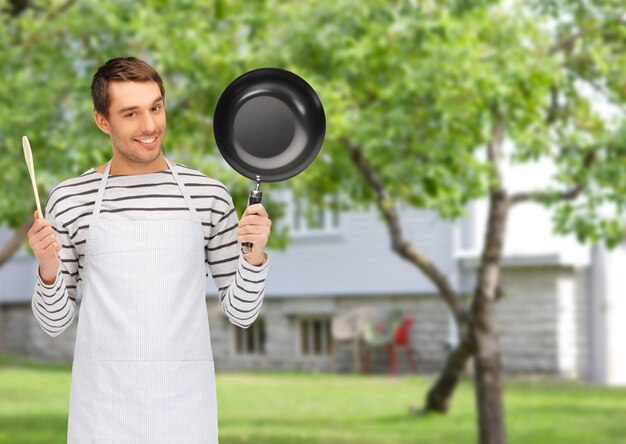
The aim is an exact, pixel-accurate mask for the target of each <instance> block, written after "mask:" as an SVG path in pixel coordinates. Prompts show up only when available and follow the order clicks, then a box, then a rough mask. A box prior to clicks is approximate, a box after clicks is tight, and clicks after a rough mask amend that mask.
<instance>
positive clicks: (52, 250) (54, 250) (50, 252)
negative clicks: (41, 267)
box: [41, 241, 61, 259]
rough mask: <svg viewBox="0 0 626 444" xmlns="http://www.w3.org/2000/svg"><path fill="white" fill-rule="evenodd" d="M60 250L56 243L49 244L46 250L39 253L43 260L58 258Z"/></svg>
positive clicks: (59, 245)
mask: <svg viewBox="0 0 626 444" xmlns="http://www.w3.org/2000/svg"><path fill="white" fill-rule="evenodd" d="M60 250H61V244H59V243H58V242H57V241H53V242H51V243H50V244H49V245H48V246H47V247H46V248H44V249H43V250H42V252H41V256H42V257H43V258H44V259H47V258H51V257H55V256H58V253H59V251H60Z"/></svg>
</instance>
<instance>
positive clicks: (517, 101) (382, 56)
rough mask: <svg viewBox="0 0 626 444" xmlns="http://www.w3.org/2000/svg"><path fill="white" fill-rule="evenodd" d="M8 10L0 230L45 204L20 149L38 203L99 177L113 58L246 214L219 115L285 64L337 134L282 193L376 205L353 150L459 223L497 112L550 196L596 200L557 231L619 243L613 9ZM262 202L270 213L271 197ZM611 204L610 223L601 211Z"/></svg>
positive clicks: (0, 38) (209, 6)
mask: <svg viewBox="0 0 626 444" xmlns="http://www.w3.org/2000/svg"><path fill="white" fill-rule="evenodd" d="M5 4H6V2H5ZM0 9H2V11H3V12H2V13H1V14H0V102H1V103H2V106H0V167H2V168H3V184H2V186H3V193H4V198H3V199H2V200H1V201H0V220H1V221H2V223H5V224H9V225H10V226H17V225H18V224H19V223H20V222H21V220H22V219H23V218H24V217H25V215H27V214H30V213H32V208H33V205H34V204H33V202H32V197H31V196H30V188H29V183H28V174H27V172H26V168H25V165H24V162H23V159H21V147H20V142H19V141H20V138H21V136H22V135H24V134H26V135H28V136H29V137H30V139H31V143H32V145H33V154H34V157H35V165H36V167H37V172H38V178H39V177H40V178H41V188H42V189H41V193H42V198H43V200H45V195H47V193H48V192H49V189H50V187H51V186H53V185H54V184H56V183H58V182H59V181H61V180H63V179H65V178H67V177H71V176H75V175H77V174H80V173H81V172H83V171H85V170H86V169H87V168H89V167H91V166H96V165H99V164H101V163H103V162H104V161H105V160H106V159H107V158H108V157H109V156H110V147H109V142H108V139H107V138H106V136H104V135H103V134H101V133H100V132H99V131H98V130H97V128H96V127H95V125H94V124H93V121H92V105H91V98H90V94H89V85H90V81H91V76H92V75H93V72H94V71H95V69H96V68H97V66H99V65H100V64H101V63H103V62H104V61H106V60H107V59H109V58H110V57H115V56H122V55H135V56H138V57H143V58H145V59H146V60H148V61H149V62H151V63H152V64H153V65H154V66H155V67H156V68H157V70H159V72H160V73H161V74H162V76H163V78H164V81H165V84H166V90H167V94H166V107H167V112H168V124H169V125H168V136H167V139H166V143H165V149H166V152H167V153H169V154H171V155H172V156H174V157H175V158H176V159H180V161H182V162H188V163H190V164H191V165H194V166H196V167H198V168H200V169H202V170H203V171H205V172H206V173H207V174H208V175H211V176H213V177H216V178H217V179H219V180H221V181H223V182H224V183H226V184H227V186H228V187H229V189H231V191H232V193H233V198H234V199H235V201H236V203H238V208H240V207H241V205H244V206H245V200H246V199H247V194H248V190H249V187H250V182H249V181H248V180H247V179H243V178H241V177H240V176H238V175H237V173H235V172H234V171H232V170H231V169H230V168H229V167H228V166H227V165H225V163H224V162H223V161H222V160H221V158H220V156H219V153H218V152H217V150H216V147H215V144H214V141H213V135H212V131H213V129H212V115H213V110H214V107H215V103H216V101H217V98H218V97H219V95H220V93H221V92H222V90H223V89H224V88H225V87H226V86H227V85H228V83H229V82H230V81H231V80H233V79H234V78H235V77H237V76H238V75H240V74H242V73H243V72H245V71H247V70H249V69H254V68H257V67H261V66H275V67H282V68H285V69H289V70H292V71H294V72H296V73H297V74H299V75H300V76H302V77H303V78H304V79H306V80H307V81H308V82H309V83H310V84H311V85H312V86H313V88H314V89H315V90H316V91H317V92H318V94H319V95H320V97H321V99H322V102H323V104H324V108H325V111H326V116H327V134H326V139H325V143H324V147H323V149H322V153H321V155H320V157H319V158H318V159H316V161H315V162H314V163H313V164H312V166H311V167H310V168H309V169H308V170H307V171H305V172H303V173H302V174H300V175H299V176H297V177H295V178H293V179H292V180H290V181H288V182H287V183H284V184H272V185H271V188H272V189H276V190H279V189H280V188H283V187H289V188H292V189H294V191H295V192H296V193H297V195H298V196H300V197H301V198H303V199H308V200H309V201H311V202H323V201H324V199H323V197H324V196H326V195H328V194H333V195H334V194H340V195H342V197H341V198H340V202H341V205H342V207H344V208H348V207H353V206H354V205H361V206H365V205H368V204H370V203H371V202H372V199H373V195H372V192H371V190H370V189H369V188H368V186H367V184H366V183H365V182H364V181H363V179H362V178H361V176H360V174H359V173H358V171H357V170H356V168H355V167H354V165H353V163H352V161H351V159H350V156H349V152H348V150H347V148H346V140H347V141H349V142H350V143H352V144H354V145H356V146H358V147H360V148H361V149H362V150H363V152H364V155H365V156H366V159H367V160H368V162H370V164H371V165H373V167H374V168H375V169H376V172H377V174H378V175H379V177H380V178H381V180H382V181H383V182H384V184H385V187H386V188H387V190H388V192H389V193H390V195H391V196H392V198H393V199H394V201H397V202H401V203H405V204H408V205H412V206H415V207H419V208H431V209H435V210H436V211H438V212H439V213H440V214H441V215H442V216H443V217H446V218H455V217H458V216H459V215H461V214H462V213H463V211H464V208H465V205H466V203H467V202H468V201H470V200H472V199H475V198H478V197H481V196H485V195H486V193H487V192H488V190H489V187H490V185H491V184H492V183H493V180H494V175H493V171H494V168H493V165H490V164H489V163H488V162H487V161H485V156H484V152H485V147H486V146H487V144H488V142H489V140H490V138H491V128H492V126H493V123H494V122H493V119H494V115H493V113H494V109H497V110H498V113H499V114H500V116H501V118H502V119H503V121H504V123H505V138H506V140H507V142H508V143H510V144H511V146H513V147H514V148H513V151H512V152H511V153H510V154H509V157H510V160H512V161H513V162H517V163H525V162H534V161H536V160H539V159H542V158H549V159H552V161H553V162H554V163H555V164H556V165H557V175H556V176H555V177H554V178H553V183H552V188H553V189H555V190H562V189H567V188H570V187H572V186H574V185H576V184H581V185H584V186H585V187H586V188H585V191H584V193H583V194H581V195H580V196H579V198H578V199H577V200H576V201H575V202H569V203H566V204H562V203H558V202H552V203H549V205H551V207H552V208H554V211H555V213H554V214H555V223H556V227H557V229H558V231H559V232H563V233H565V232H575V233H577V234H578V235H579V237H580V239H581V240H594V239H598V238H600V237H605V238H610V239H614V238H616V236H617V234H616V233H618V232H619V226H620V225H619V224H617V225H616V223H615V221H618V220H619V218H620V217H621V214H622V211H623V208H624V202H623V198H622V197H621V196H626V180H625V179H623V177H626V174H624V172H625V169H624V168H625V167H626V165H625V163H624V160H623V159H624V158H626V156H625V154H626V153H625V152H624V149H623V147H624V146H625V144H624V137H623V135H622V133H620V132H619V131H618V132H616V131H617V128H618V125H617V124H616V122H619V118H609V117H607V116H606V112H605V111H606V108H607V107H610V108H611V109H617V110H621V112H623V111H624V104H625V103H626V70H624V69H623V67H624V66H626V27H625V26H623V23H621V22H620V20H623V18H622V16H623V11H621V9H622V8H621V6H620V3H619V2H616V1H609V2H600V1H590V2H578V1H574V0H554V1H550V2H522V1H514V2H506V4H505V3H504V2H497V1H481V2H464V1H448V2H430V1H427V2H411V1H405V0H395V1H391V2H389V1H386V0H375V1H370V2H361V1H356V0H348V1H342V2H337V1H334V0H333V1H331V0H318V1H315V2H313V1H302V2H298V3H291V2H280V1H278V0H267V1H263V2H246V3H245V4H244V3H242V2H235V1H229V0H220V1H209V2H192V1H189V2H187V1H185V2H170V1H156V0H154V1H148V2H142V3H141V4H139V2H127V1H121V0H118V1H113V2H104V3H103V2H96V1H95V0H85V1H81V2H75V3H72V4H70V6H69V7H67V8H65V9H63V8H59V6H58V5H57V6H54V5H49V4H47V3H46V4H38V5H37V6H36V7H27V8H26V9H25V10H24V11H22V12H21V13H20V14H19V15H12V14H11V12H10V10H9V9H7V8H0ZM87 17H88V19H86V18H87ZM605 105H606V106H605ZM591 152H593V153H595V154H594V156H595V157H594V161H593V162H592V163H589V162H587V161H586V160H587V159H588V156H589V155H590V153H591ZM265 203H266V204H267V205H269V206H272V205H274V204H273V203H272V202H271V193H269V194H268V199H267V200H266V202H265ZM607 205H609V206H610V205H612V206H613V208H614V210H615V211H614V213H613V214H612V216H611V217H608V218H607V217H605V215H604V213H602V212H600V211H599V210H598V209H599V208H606V206H607ZM275 211H276V216H278V215H280V214H281V213H280V211H281V210H280V208H278V206H277V209H276V210H275ZM276 216H274V217H276ZM281 242H282V241H281Z"/></svg>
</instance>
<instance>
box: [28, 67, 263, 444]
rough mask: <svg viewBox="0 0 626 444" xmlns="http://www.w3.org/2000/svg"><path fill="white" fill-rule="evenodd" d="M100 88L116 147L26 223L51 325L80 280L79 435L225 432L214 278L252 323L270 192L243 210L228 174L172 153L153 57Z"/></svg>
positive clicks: (133, 438) (75, 427)
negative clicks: (219, 400)
mask: <svg viewBox="0 0 626 444" xmlns="http://www.w3.org/2000/svg"><path fill="white" fill-rule="evenodd" d="M91 90H92V98H93V103H94V118H95V122H96V124H97V125H98V127H99V128H100V129H101V130H102V131H103V132H104V133H106V134H108V135H109V137H110V139H111V145H112V148H113V156H112V159H111V160H110V161H109V162H107V163H106V164H104V165H101V166H99V167H98V168H91V169H89V170H88V171H86V172H85V173H84V174H82V175H81V176H79V177H76V178H73V179H69V180H66V181H64V182H62V183H61V184H59V185H58V186H57V187H55V188H54V189H53V190H52V192H51V193H50V197H49V200H48V203H47V205H46V218H45V219H40V218H38V217H37V216H36V220H35V223H34V224H33V226H32V228H31V229H30V231H29V233H28V237H29V245H30V247H31V248H32V249H33V251H34V252H35V255H36V256H37V259H38V261H39V273H38V282H37V285H36V288H35V293H34V294H33V300H32V308H33V313H34V315H35V317H36V318H37V321H38V322H39V325H40V326H41V328H42V329H43V330H44V331H45V332H46V333H47V334H49V335H50V336H57V335H59V334H60V333H61V332H62V331H64V330H65V329H66V328H67V327H68V326H69V325H70V323H71V322H72V320H73V319H74V315H75V300H76V287H77V286H78V285H81V287H82V295H83V297H82V303H81V308H80V319H79V320H78V325H77V334H76V345H75V349H74V361H73V366H72V385H71V389H70V406H69V420H68V443H95V442H106V443H122V442H123V443H125V444H129V443H153V442H160V443H169V442H186V443H203V444H204V443H217V442H218V430H217V406H216V396H215V377H214V366H213V354H212V349H211V343H210V335H209V324H208V315H207V310H206V303H205V286H206V279H207V276H208V273H209V272H210V273H211V274H212V277H213V280H214V282H215V285H216V287H217V288H218V291H219V299H220V302H221V306H222V309H223V311H224V313H225V314H226V316H227V317H228V319H229V320H230V321H231V322H232V323H233V324H235V325H238V326H240V327H243V328H246V327H248V326H250V325H251V324H252V323H253V322H254V320H255V319H256V317H257V316H258V314H259V311H260V309H261V304H262V302H263V297H264V289H265V279H266V276H267V271H268V256H267V254H266V253H265V252H264V247H265V245H266V244H267V240H268V237H269V232H270V226H271V221H270V219H269V218H268V215H267V212H266V211H265V209H264V208H263V206H262V205H261V204H255V205H250V206H249V207H248V208H247V209H246V210H245V212H244V213H243V216H242V218H241V220H240V221H238V220H237V215H236V213H235V208H234V207H233V203H232V199H231V197H230V194H229V193H228V190H227V189H226V187H224V185H223V184H222V183H220V182H219V181H217V180H214V179H211V178H208V177H207V176H205V175H204V174H202V173H201V172H200V171H197V170H194V169H191V168H189V167H188V166H185V165H182V164H180V163H179V164H175V163H173V162H170V161H169V160H168V159H166V158H165V157H164V156H163V153H162V142H163V139H164V137H165V126H166V125H165V123H166V119H165V91H164V88H163V82H162V81H161V78H160V76H159V74H158V73H157V72H156V71H155V70H154V69H153V68H152V67H151V66H149V65H148V64H147V63H145V62H143V61H140V60H138V59H135V58H132V57H129V58H116V59H112V60H109V61H108V62H107V63H106V64H104V65H103V66H102V67H100V68H99V69H98V71H97V72H96V74H95V75H94V78H93V83H92V86H91ZM243 242H251V243H253V249H252V252H251V253H250V254H248V255H243V254H242V253H241V250H240V245H239V244H240V243H243Z"/></svg>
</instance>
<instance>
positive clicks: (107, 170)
mask: <svg viewBox="0 0 626 444" xmlns="http://www.w3.org/2000/svg"><path fill="white" fill-rule="evenodd" d="M163 158H164V159H165V163H166V164H167V167H168V168H169V170H170V172H171V173H172V176H173V177H174V181H176V185H178V188H179V189H180V192H181V193H182V195H183V197H184V198H185V202H186V203H187V207H188V208H189V211H191V218H192V219H193V220H194V221H196V222H198V223H202V221H201V220H200V216H198V213H197V211H196V208H195V206H194V205H193V202H192V201H191V196H190V195H189V193H188V192H187V188H185V185H184V184H183V182H182V180H181V179H180V178H179V177H178V173H177V172H176V171H174V168H173V167H172V164H171V163H170V161H169V160H167V158H166V157H163ZM112 160H113V159H111V160H109V161H108V162H107V166H106V168H105V169H104V173H103V177H102V180H101V181H100V186H99V187H98V194H97V195H96V203H95V205H94V209H93V214H92V216H91V223H90V226H95V224H96V223H97V221H98V217H99V216H100V209H101V208H102V199H103V198H104V191H105V189H106V186H107V181H108V179H109V173H110V171H111V162H112Z"/></svg>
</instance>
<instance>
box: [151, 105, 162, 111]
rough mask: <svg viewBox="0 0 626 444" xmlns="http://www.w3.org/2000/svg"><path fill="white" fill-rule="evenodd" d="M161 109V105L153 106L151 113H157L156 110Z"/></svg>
mask: <svg viewBox="0 0 626 444" xmlns="http://www.w3.org/2000/svg"><path fill="white" fill-rule="evenodd" d="M162 107H163V105H154V106H153V107H152V111H158V110H160V109H161V108H162Z"/></svg>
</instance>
